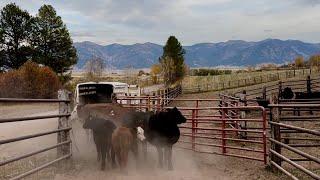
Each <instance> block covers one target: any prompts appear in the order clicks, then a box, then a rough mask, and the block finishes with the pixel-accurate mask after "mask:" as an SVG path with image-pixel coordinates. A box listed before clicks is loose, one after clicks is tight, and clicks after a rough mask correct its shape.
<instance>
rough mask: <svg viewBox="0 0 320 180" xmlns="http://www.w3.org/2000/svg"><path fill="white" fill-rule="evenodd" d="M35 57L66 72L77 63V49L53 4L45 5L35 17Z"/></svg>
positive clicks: (33, 38) (33, 34)
mask: <svg viewBox="0 0 320 180" xmlns="http://www.w3.org/2000/svg"><path fill="white" fill-rule="evenodd" d="M32 45H33V47H34V50H35V53H34V55H33V59H34V60H35V61H37V62H38V63H40V64H44V65H46V66H49V67H51V68H52V69H53V70H54V71H55V72H56V73H60V74H62V73H64V72H66V71H67V70H69V68H70V66H72V65H74V64H76V63H77V54H76V49H75V48H74V47H73V43H72V40H71V37H70V34H69V31H68V29H67V27H66V25H65V24H64V23H63V21H62V19H61V17H60V16H57V13H56V11H55V9H54V8H53V7H52V6H51V5H43V6H42V7H41V8H40V9H39V12H38V14H37V16H36V17H35V23H34V25H33V33H32Z"/></svg>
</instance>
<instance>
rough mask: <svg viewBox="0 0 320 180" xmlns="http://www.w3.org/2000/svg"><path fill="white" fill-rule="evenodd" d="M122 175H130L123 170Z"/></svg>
mask: <svg viewBox="0 0 320 180" xmlns="http://www.w3.org/2000/svg"><path fill="white" fill-rule="evenodd" d="M121 174H123V175H126V176H127V175H129V173H128V171H127V170H121Z"/></svg>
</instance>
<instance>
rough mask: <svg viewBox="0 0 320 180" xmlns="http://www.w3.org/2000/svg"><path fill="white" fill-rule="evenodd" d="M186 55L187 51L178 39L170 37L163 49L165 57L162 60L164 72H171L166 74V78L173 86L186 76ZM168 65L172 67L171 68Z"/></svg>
mask: <svg viewBox="0 0 320 180" xmlns="http://www.w3.org/2000/svg"><path fill="white" fill-rule="evenodd" d="M184 54H185V51H184V49H183V48H182V46H181V44H180V42H179V41H178V39H177V38H176V37H174V36H170V37H169V38H168V40H167V43H166V45H165V46H164V47H163V55H162V57H161V58H160V63H161V64H162V67H163V70H164V71H171V72H164V76H165V77H164V78H165V79H166V82H167V83H169V84H172V83H174V82H176V81H179V80H181V79H182V78H183V76H184V74H185V64H184ZM168 65H170V66H172V67H170V68H169V67H168ZM166 76H168V77H166Z"/></svg>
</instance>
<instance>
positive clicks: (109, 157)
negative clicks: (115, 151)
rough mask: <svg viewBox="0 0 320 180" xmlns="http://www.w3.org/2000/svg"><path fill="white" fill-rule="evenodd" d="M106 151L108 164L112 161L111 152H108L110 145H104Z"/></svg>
mask: <svg viewBox="0 0 320 180" xmlns="http://www.w3.org/2000/svg"><path fill="white" fill-rule="evenodd" d="M106 153H107V161H108V165H109V164H110V165H111V164H112V162H111V152H110V145H107V146H106Z"/></svg>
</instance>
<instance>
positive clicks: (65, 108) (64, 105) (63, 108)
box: [57, 89, 71, 157]
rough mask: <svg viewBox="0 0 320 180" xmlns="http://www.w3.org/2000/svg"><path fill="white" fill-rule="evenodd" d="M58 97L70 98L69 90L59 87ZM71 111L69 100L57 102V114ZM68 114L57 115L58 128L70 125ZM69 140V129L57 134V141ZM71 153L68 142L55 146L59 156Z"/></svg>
mask: <svg viewBox="0 0 320 180" xmlns="http://www.w3.org/2000/svg"><path fill="white" fill-rule="evenodd" d="M58 99H59V100H63V101H67V100H70V98H69V92H68V91H67V90H65V89H60V90H59V91H58ZM70 112H71V107H70V103H69V102H60V103H59V114H69V113H70ZM69 120H70V116H67V117H59V119H58V129H62V128H68V127H70V122H69ZM69 140H70V133H69V131H62V132H59V133H58V134H57V141H58V143H62V142H66V141H69ZM70 153H71V146H70V143H69V144H65V145H63V146H60V147H58V148H57V155H58V157H61V156H63V155H67V154H70Z"/></svg>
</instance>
